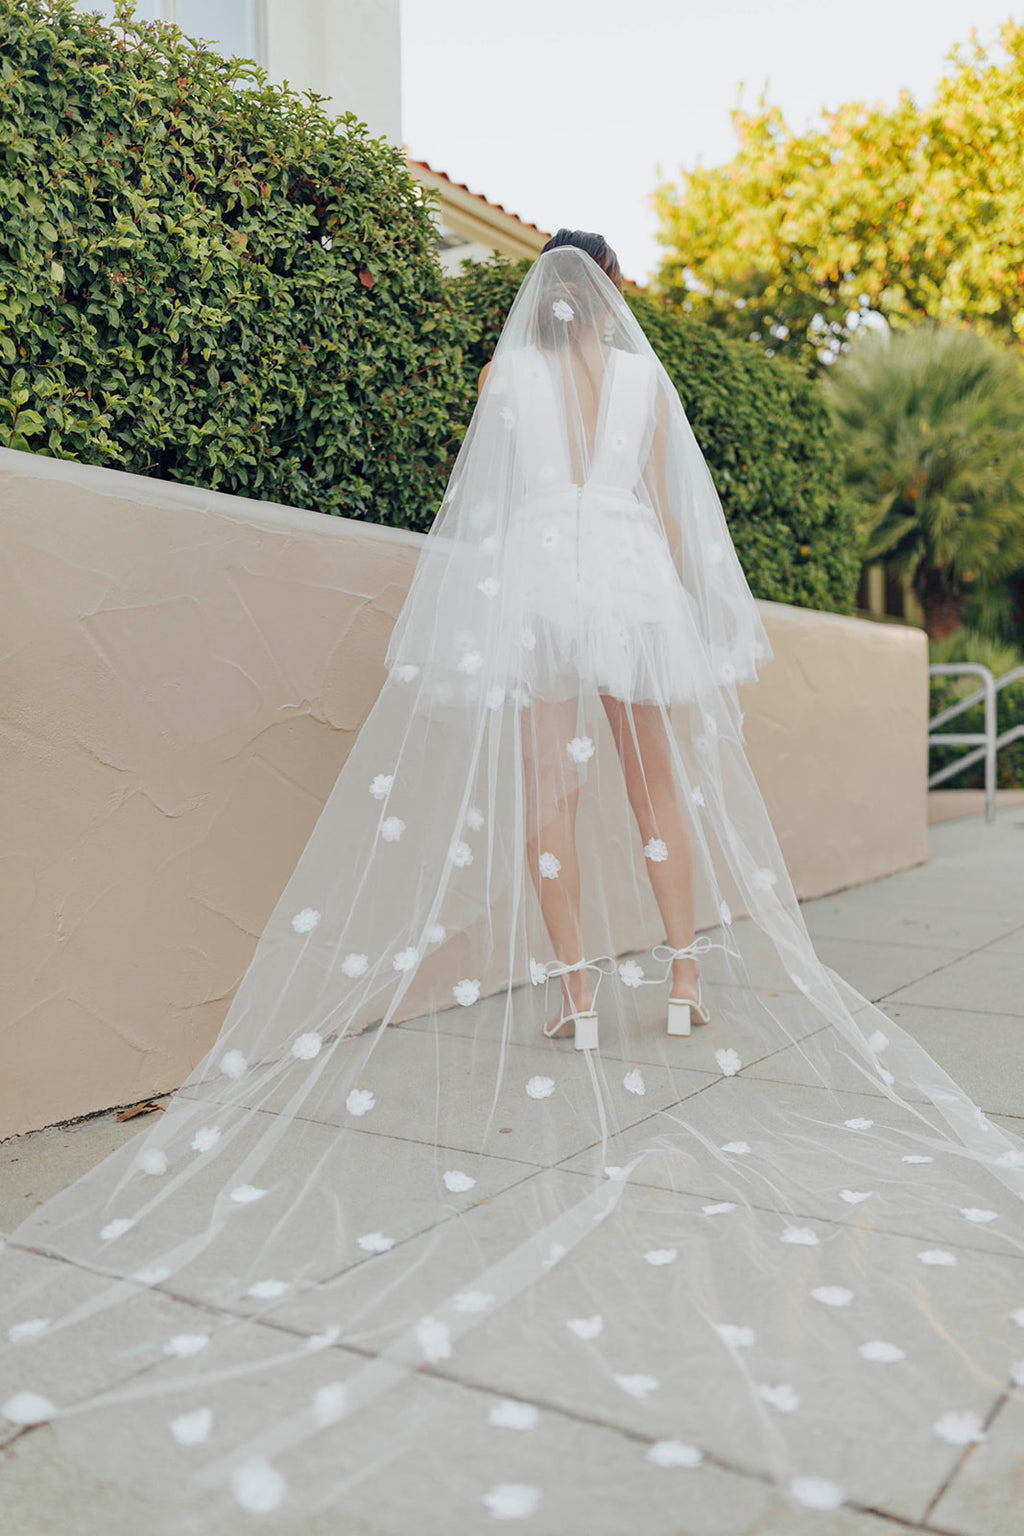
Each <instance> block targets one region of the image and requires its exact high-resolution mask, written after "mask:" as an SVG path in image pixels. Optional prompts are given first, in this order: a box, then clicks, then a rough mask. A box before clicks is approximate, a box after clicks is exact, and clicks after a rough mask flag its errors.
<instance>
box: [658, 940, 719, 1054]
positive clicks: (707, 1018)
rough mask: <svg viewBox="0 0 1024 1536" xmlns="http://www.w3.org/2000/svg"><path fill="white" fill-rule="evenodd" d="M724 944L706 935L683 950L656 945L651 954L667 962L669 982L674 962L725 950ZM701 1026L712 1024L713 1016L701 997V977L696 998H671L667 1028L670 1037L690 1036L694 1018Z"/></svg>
mask: <svg viewBox="0 0 1024 1536" xmlns="http://www.w3.org/2000/svg"><path fill="white" fill-rule="evenodd" d="M724 948H725V945H724V944H716V943H715V942H714V940H712V939H709V938H708V936H707V934H706V933H702V934H700V935H699V936H698V937H697V938H696V939H694V941H693V943H692V944H687V945H685V946H684V947H683V948H682V949H673V948H672V946H671V944H655V946H654V948H653V949H652V950H651V954H652V955H653V956H654V958H655V960H667V961H668V968H667V970H666V972H665V975H664V977H663V978H662V979H663V981H668V979H669V977H670V976H671V974H672V962H673V960H686V959H696V957H697V956H698V955H706V954H707V952H708V950H709V949H724ZM695 1017H696V1018H697V1020H698V1021H699V1022H700V1023H701V1024H710V1023H711V1015H710V1013H709V1012H708V1010H707V1009H706V1008H705V1006H704V1004H703V1002H702V1000H701V995H700V977H699V976H698V978H697V996H696V997H670V998H669V1000H668V1019H667V1028H668V1033H669V1034H670V1035H688V1034H689V1033H690V1027H691V1025H692V1023H693V1020H694V1018H695Z"/></svg>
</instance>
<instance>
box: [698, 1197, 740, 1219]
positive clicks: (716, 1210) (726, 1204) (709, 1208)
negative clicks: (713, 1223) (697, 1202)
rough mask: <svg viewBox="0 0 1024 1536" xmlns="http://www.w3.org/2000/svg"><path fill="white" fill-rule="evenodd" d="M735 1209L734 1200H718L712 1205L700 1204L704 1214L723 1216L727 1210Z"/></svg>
mask: <svg viewBox="0 0 1024 1536" xmlns="http://www.w3.org/2000/svg"><path fill="white" fill-rule="evenodd" d="M735 1209H736V1201H735V1200H718V1201H716V1202H715V1204H714V1205H702V1206H701V1210H702V1211H703V1212H704V1215H705V1216H725V1215H726V1214H727V1213H728V1212H729V1211H734V1210H735Z"/></svg>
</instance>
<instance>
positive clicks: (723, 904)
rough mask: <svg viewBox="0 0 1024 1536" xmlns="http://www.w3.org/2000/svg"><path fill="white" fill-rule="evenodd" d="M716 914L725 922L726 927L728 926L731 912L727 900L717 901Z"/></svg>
mask: <svg viewBox="0 0 1024 1536" xmlns="http://www.w3.org/2000/svg"><path fill="white" fill-rule="evenodd" d="M718 915H719V917H720V918H721V919H722V922H723V923H725V925H726V927H728V926H729V924H730V923H731V922H732V912H731V911H730V909H729V903H728V902H727V901H720V902H719V903H718Z"/></svg>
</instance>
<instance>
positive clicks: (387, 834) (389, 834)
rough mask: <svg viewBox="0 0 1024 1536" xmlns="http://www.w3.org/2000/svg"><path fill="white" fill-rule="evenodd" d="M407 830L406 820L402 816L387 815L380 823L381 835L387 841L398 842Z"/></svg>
mask: <svg viewBox="0 0 1024 1536" xmlns="http://www.w3.org/2000/svg"><path fill="white" fill-rule="evenodd" d="M404 831H405V822H404V821H403V820H402V819H401V817H400V816H385V818H384V820H383V821H382V822H381V824H380V835H381V837H382V838H383V839H384V841H385V842H386V843H397V842H398V839H399V838H400V837H401V835H402V833H403V832H404Z"/></svg>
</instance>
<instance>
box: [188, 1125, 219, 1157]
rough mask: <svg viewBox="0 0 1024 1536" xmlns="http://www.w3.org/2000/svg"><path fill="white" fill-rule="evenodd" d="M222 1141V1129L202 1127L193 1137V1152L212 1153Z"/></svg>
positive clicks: (213, 1126) (212, 1126)
mask: <svg viewBox="0 0 1024 1536" xmlns="http://www.w3.org/2000/svg"><path fill="white" fill-rule="evenodd" d="M218 1141H220V1127H219V1126H216V1125H201V1126H200V1127H199V1129H198V1131H196V1133H195V1135H194V1136H193V1137H192V1151H193V1152H212V1151H213V1149H214V1147H215V1146H216V1145H217V1143H218Z"/></svg>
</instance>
